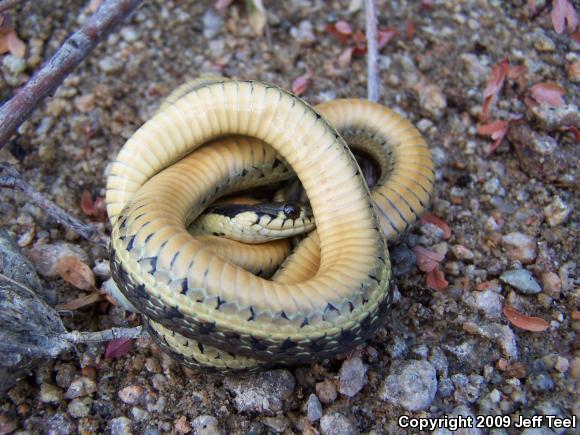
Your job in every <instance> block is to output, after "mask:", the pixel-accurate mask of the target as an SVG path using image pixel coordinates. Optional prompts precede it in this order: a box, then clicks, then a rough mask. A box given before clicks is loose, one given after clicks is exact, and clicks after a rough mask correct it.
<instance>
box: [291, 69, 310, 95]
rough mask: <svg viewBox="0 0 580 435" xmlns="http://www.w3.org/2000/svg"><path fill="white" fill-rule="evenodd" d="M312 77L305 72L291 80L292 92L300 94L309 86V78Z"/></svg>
mask: <svg viewBox="0 0 580 435" xmlns="http://www.w3.org/2000/svg"><path fill="white" fill-rule="evenodd" d="M311 78H312V74H310V73H306V74H304V75H303V76H300V77H298V78H296V79H295V80H294V81H293V82H292V93H293V94H294V95H297V96H300V95H302V94H303V93H304V92H305V91H306V89H308V86H310V79H311Z"/></svg>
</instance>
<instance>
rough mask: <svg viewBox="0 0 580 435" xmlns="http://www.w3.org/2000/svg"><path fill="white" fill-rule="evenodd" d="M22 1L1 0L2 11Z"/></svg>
mask: <svg viewBox="0 0 580 435" xmlns="http://www.w3.org/2000/svg"><path fill="white" fill-rule="evenodd" d="M20 2H22V0H2V1H0V13H2V12H4V11H6V10H8V9H10V8H13V7H14V6H16V5H17V4H18V3H20Z"/></svg>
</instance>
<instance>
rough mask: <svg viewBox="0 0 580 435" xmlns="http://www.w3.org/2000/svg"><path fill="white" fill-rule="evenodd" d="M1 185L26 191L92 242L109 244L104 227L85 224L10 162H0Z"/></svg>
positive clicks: (63, 222)
mask: <svg viewBox="0 0 580 435" xmlns="http://www.w3.org/2000/svg"><path fill="white" fill-rule="evenodd" d="M0 187H7V188H11V189H18V190H20V191H22V192H24V193H25V194H26V195H27V196H28V197H29V198H30V199H31V200H32V201H33V202H34V203H35V204H36V205H37V206H38V207H40V208H42V209H43V210H44V211H46V213H48V214H49V215H50V216H51V217H52V218H54V219H55V220H56V221H57V222H59V223H61V224H62V225H64V226H65V227H67V228H69V229H70V230H72V231H74V232H75V233H77V234H78V235H80V236H81V237H83V238H85V239H87V240H88V241H90V242H92V243H98V244H100V245H104V246H108V238H107V237H106V236H105V235H104V234H103V233H102V229H101V228H100V227H99V226H97V225H94V224H85V223H83V222H81V221H79V220H78V219H76V218H74V217H72V216H71V215H70V214H68V213H67V212H66V211H64V210H63V209H62V208H60V207H59V206H58V205H56V204H55V203H54V202H52V201H51V200H49V199H48V198H46V197H45V196H44V195H42V194H41V193H40V192H38V191H37V190H36V189H34V188H33V187H32V186H31V185H30V184H28V183H27V182H26V181H25V180H24V179H23V178H22V176H21V175H20V174H19V173H18V171H17V170H16V169H14V168H13V167H12V165H10V164H8V163H0Z"/></svg>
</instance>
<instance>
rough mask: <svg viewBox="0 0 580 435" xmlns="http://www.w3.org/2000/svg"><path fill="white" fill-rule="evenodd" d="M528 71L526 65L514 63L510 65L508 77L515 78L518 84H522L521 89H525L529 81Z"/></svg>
mask: <svg viewBox="0 0 580 435" xmlns="http://www.w3.org/2000/svg"><path fill="white" fill-rule="evenodd" d="M527 73H528V67H527V66H525V65H514V66H510V69H509V71H508V75H507V76H508V79H510V80H515V81H516V82H517V84H518V85H519V86H520V89H524V88H525V87H526V83H527V81H528V79H527V77H526V74H527Z"/></svg>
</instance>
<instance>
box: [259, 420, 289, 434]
mask: <svg viewBox="0 0 580 435" xmlns="http://www.w3.org/2000/svg"><path fill="white" fill-rule="evenodd" d="M262 423H264V425H265V426H267V427H269V428H270V429H272V430H273V431H274V432H275V433H283V432H285V431H286V430H287V429H288V426H290V422H289V421H288V419H287V418H285V417H263V418H262Z"/></svg>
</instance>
